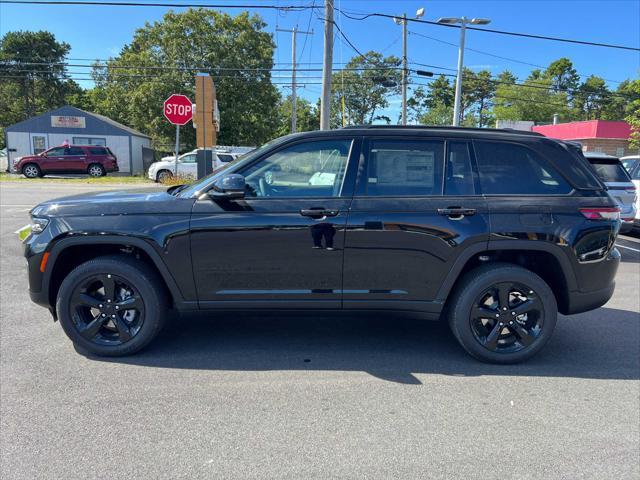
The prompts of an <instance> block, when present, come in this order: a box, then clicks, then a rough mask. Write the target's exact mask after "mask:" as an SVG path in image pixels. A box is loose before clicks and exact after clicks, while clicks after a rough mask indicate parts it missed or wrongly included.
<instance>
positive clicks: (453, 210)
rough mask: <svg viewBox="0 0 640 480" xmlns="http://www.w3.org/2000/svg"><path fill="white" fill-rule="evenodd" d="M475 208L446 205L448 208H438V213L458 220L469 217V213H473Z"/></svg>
mask: <svg viewBox="0 0 640 480" xmlns="http://www.w3.org/2000/svg"><path fill="white" fill-rule="evenodd" d="M475 213H476V209H475V208H462V207H448V208H439V209H438V214H439V215H446V216H448V217H449V218H451V219H452V220H460V219H462V218H464V217H470V216H471V215H475Z"/></svg>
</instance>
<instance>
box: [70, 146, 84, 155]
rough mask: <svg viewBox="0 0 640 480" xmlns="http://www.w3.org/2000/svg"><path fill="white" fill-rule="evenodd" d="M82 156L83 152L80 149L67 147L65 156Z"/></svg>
mask: <svg viewBox="0 0 640 480" xmlns="http://www.w3.org/2000/svg"><path fill="white" fill-rule="evenodd" d="M84 154H85V153H84V150H83V149H82V148H80V147H69V148H68V149H67V151H66V152H65V155H74V156H79V155H84Z"/></svg>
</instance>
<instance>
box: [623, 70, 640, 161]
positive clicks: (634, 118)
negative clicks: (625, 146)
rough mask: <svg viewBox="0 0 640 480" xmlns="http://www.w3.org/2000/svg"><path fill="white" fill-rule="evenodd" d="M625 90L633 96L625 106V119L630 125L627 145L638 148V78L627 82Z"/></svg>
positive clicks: (639, 110)
mask: <svg viewBox="0 0 640 480" xmlns="http://www.w3.org/2000/svg"><path fill="white" fill-rule="evenodd" d="M627 91H628V92H629V93H631V94H632V95H633V96H634V98H633V100H632V101H631V102H629V104H628V106H627V112H626V113H627V116H626V117H625V120H626V121H627V122H628V123H629V125H631V138H630V142H629V145H630V146H631V148H637V149H638V150H640V80H634V81H632V82H629V84H628V87H627Z"/></svg>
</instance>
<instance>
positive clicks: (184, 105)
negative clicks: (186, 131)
mask: <svg viewBox="0 0 640 480" xmlns="http://www.w3.org/2000/svg"><path fill="white" fill-rule="evenodd" d="M164 116H165V117H167V120H169V121H170V122H171V123H173V124H174V125H185V124H186V123H188V122H189V120H191V117H193V103H191V100H189V97H187V96H185V95H180V94H177V93H174V94H173V95H171V96H170V97H169V98H167V99H166V100H165V101H164Z"/></svg>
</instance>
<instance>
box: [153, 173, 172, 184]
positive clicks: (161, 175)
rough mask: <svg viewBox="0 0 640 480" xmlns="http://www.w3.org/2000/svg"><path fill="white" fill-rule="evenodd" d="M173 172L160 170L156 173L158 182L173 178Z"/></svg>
mask: <svg viewBox="0 0 640 480" xmlns="http://www.w3.org/2000/svg"><path fill="white" fill-rule="evenodd" d="M172 177H173V174H172V173H171V172H170V171H169V170H160V171H159V172H158V174H157V175H156V181H157V182H160V183H162V182H166V181H167V180H171V178H172Z"/></svg>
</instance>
